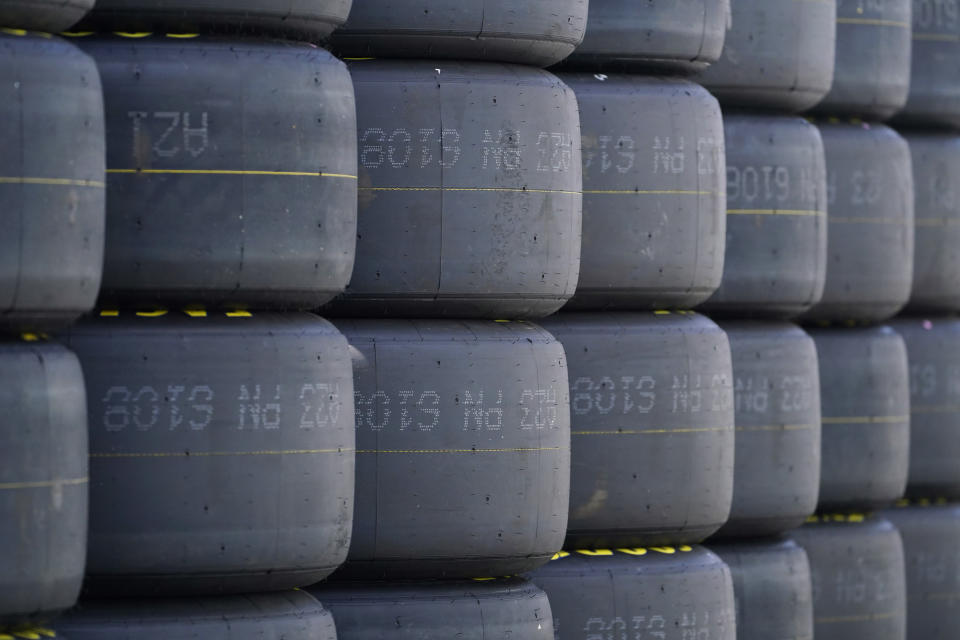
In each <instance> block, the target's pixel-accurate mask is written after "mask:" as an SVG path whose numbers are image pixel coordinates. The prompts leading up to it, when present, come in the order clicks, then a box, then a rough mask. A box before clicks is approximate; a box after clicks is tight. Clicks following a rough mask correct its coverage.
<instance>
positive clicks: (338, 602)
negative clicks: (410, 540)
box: [310, 578, 554, 640]
mask: <svg viewBox="0 0 960 640" xmlns="http://www.w3.org/2000/svg"><path fill="white" fill-rule="evenodd" d="M310 593H312V594H313V595H315V596H316V597H317V598H319V599H321V600H322V601H323V603H324V605H325V606H326V607H327V608H328V609H329V610H330V611H331V613H333V619H334V620H335V621H336V624H337V637H338V638H339V640H377V639H385V638H409V639H410V640H413V639H414V638H416V639H417V640H450V638H462V639H463V640H482V639H483V638H522V639H523V640H553V639H554V632H553V614H552V613H551V611H550V602H549V601H548V600H547V595H546V594H545V593H544V592H543V590H541V589H540V588H539V587H537V586H536V585H534V584H532V583H531V582H529V581H528V580H523V579H520V578H508V579H501V580H493V579H488V578H485V579H482V580H473V581H444V582H440V581H425V582H406V583H404V582H395V583H391V582H354V583H350V582H334V583H326V584H323V585H317V586H316V587H313V588H312V589H310Z"/></svg>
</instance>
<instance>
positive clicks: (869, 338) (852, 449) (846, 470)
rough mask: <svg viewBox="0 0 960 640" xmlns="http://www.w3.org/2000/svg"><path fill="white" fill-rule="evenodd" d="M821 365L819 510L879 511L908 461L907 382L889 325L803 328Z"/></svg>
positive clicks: (903, 480)
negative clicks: (806, 330) (815, 350)
mask: <svg viewBox="0 0 960 640" xmlns="http://www.w3.org/2000/svg"><path fill="white" fill-rule="evenodd" d="M808 332H809V333H810V335H811V336H812V337H813V340H814V342H816V344H817V359H818V361H819V364H820V407H821V413H822V419H821V422H822V424H823V433H822V436H821V443H822V444H821V449H820V451H821V467H820V499H819V503H818V505H819V506H818V510H820V511H823V510H825V509H850V508H853V509H863V508H875V507H884V506H888V505H890V504H892V503H893V502H894V501H895V500H897V499H898V498H900V497H901V496H902V495H903V492H904V490H905V489H906V485H907V472H908V465H909V462H910V451H909V449H910V381H909V367H908V365H907V349H906V346H905V345H904V342H903V338H901V337H900V335H899V334H897V333H896V332H895V331H894V330H893V329H891V328H890V327H867V328H847V327H845V328H823V327H818V328H808Z"/></svg>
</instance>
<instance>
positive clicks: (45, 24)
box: [0, 0, 94, 33]
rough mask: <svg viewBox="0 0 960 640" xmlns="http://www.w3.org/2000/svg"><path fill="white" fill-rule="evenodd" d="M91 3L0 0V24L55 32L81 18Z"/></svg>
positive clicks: (65, 0) (82, 1) (91, 6)
mask: <svg viewBox="0 0 960 640" xmlns="http://www.w3.org/2000/svg"><path fill="white" fill-rule="evenodd" d="M93 3H94V0H0V25H2V26H3V27H7V28H14V29H33V30H36V31H46V32H50V33H56V32H58V31H63V30H64V29H67V28H68V27H70V26H71V25H73V24H74V23H75V22H76V21H77V20H79V19H80V18H82V17H83V15H84V14H85V13H86V12H87V11H89V10H90V9H91V8H93Z"/></svg>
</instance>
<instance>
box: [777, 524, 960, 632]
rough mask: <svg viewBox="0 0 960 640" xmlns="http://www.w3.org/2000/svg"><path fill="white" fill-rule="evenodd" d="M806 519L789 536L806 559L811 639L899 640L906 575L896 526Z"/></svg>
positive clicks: (904, 611) (902, 629)
mask: <svg viewBox="0 0 960 640" xmlns="http://www.w3.org/2000/svg"><path fill="white" fill-rule="evenodd" d="M811 520H812V522H810V523H808V524H806V525H804V526H802V527H800V528H799V529H797V530H796V531H794V532H793V534H792V537H793V539H794V540H795V541H796V542H797V544H799V545H800V546H801V547H803V549H804V551H806V552H807V558H808V559H809V560H810V573H811V577H812V581H813V621H814V624H813V634H814V637H815V638H816V639H817V640H851V639H852V638H870V640H904V638H906V637H907V636H906V624H907V621H906V617H907V615H906V614H907V610H906V609H907V601H906V576H905V568H904V556H903V544H902V542H901V539H900V533H899V532H898V531H897V529H896V527H894V526H893V524H891V523H890V521H889V520H887V519H885V518H883V517H881V516H864V515H863V514H846V515H822V516H815V517H813V518H811ZM954 631H955V630H954Z"/></svg>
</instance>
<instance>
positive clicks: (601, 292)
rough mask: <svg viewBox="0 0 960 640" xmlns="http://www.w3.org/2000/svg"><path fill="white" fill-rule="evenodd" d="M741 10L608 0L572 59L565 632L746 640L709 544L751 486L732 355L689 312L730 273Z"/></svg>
mask: <svg viewBox="0 0 960 640" xmlns="http://www.w3.org/2000/svg"><path fill="white" fill-rule="evenodd" d="M724 7H725V3H724V2H719V1H715V0H707V1H697V2H688V3H640V4H637V3H633V2H622V1H618V0H592V1H591V3H590V16H589V21H588V28H587V34H586V36H585V38H584V43H583V45H581V46H580V47H579V48H578V49H577V51H576V52H575V53H574V55H573V56H571V57H570V58H569V59H568V60H567V61H565V62H564V63H563V64H562V66H561V67H560V68H559V69H560V70H559V71H558V75H559V76H560V78H561V79H562V80H563V81H564V82H565V83H566V84H567V85H569V86H570V87H571V88H572V89H573V91H574V92H575V93H576V98H577V100H578V102H579V106H580V127H581V141H582V147H583V158H582V162H583V183H584V189H583V248H582V252H581V264H580V279H579V283H578V286H577V290H576V293H575V294H574V296H573V298H572V299H571V301H570V302H569V303H568V304H567V306H566V307H565V308H564V310H563V311H562V312H561V313H558V314H557V315H555V316H552V317H549V318H547V319H545V320H544V321H543V326H544V327H545V328H546V329H547V330H548V331H550V332H551V333H552V334H553V335H554V336H556V338H557V340H559V342H560V343H561V344H562V345H563V348H564V350H565V352H566V358H567V363H568V366H569V370H570V371H569V381H570V387H569V394H570V408H571V420H572V439H571V459H572V469H571V489H570V501H569V526H568V529H567V531H566V539H565V541H564V549H565V550H564V551H562V552H560V553H558V554H556V555H555V556H554V558H553V560H552V561H551V562H549V563H548V564H547V565H546V566H544V567H541V568H540V569H537V570H536V571H533V572H532V573H531V574H530V577H531V578H532V580H533V581H534V583H535V584H537V585H538V586H540V587H542V588H543V589H544V591H546V593H547V595H548V597H549V598H550V604H551V609H552V611H553V626H554V630H555V632H556V633H557V637H558V638H582V637H598V638H600V637H602V638H606V637H618V638H619V637H637V638H641V637H658V638H666V639H671V640H673V639H675V640H682V639H683V638H688V637H689V638H693V637H698V638H700V637H703V638H706V637H709V638H716V639H719V640H733V638H735V637H736V629H735V621H734V599H733V587H732V583H731V578H730V572H729V570H728V568H727V567H726V565H725V564H724V563H723V562H722V561H721V560H720V558H718V557H717V556H716V555H715V554H714V553H712V552H711V551H709V550H707V549H705V548H704V547H702V546H699V543H700V542H701V541H703V540H704V539H705V538H706V537H707V536H708V535H710V534H711V533H712V532H714V531H716V530H717V529H718V528H719V527H720V526H721V525H723V523H724V522H725V521H726V519H727V516H728V513H729V509H730V499H731V490H732V481H733V446H734V443H733V437H734V433H733V396H732V386H731V384H732V382H731V362H730V347H729V343H728V340H727V337H726V335H725V334H724V332H723V331H722V330H721V329H720V328H719V327H718V326H717V325H716V324H715V323H713V322H712V321H711V320H710V319H708V318H707V317H705V316H703V315H700V314H697V313H694V312H692V311H689V309H691V308H692V307H693V306H694V305H695V304H697V303H699V302H701V301H703V300H705V299H706V298H707V297H708V296H710V295H711V294H712V293H713V291H714V290H715V289H716V288H717V286H718V285H719V282H720V275H721V273H722V269H723V234H724V218H725V216H724V196H723V175H724V173H725V172H724V155H723V129H722V120H721V115H720V109H719V105H718V104H717V102H716V100H715V99H714V98H713V97H711V96H710V95H709V94H708V93H707V92H706V91H705V90H704V89H703V88H702V87H700V86H699V85H697V84H695V83H694V82H691V81H690V80H688V79H686V78H683V77H679V76H677V75H663V73H664V72H667V73H673V74H677V73H681V72H683V73H685V72H689V71H690V70H691V69H695V68H702V67H703V66H705V65H707V64H708V63H710V62H711V61H713V60H715V59H716V58H717V57H718V55H719V52H720V48H721V45H722V40H723V27H724V19H725V13H726V12H725V9H724Z"/></svg>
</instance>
